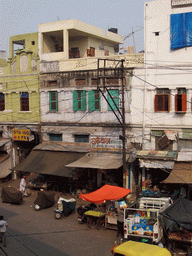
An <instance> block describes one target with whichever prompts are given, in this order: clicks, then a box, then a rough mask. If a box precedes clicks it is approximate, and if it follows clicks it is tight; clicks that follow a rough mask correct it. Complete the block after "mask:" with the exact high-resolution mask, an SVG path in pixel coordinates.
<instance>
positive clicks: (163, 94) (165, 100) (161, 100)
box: [155, 89, 170, 112]
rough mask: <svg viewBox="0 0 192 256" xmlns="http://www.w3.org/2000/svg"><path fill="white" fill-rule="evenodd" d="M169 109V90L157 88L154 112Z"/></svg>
mask: <svg viewBox="0 0 192 256" xmlns="http://www.w3.org/2000/svg"><path fill="white" fill-rule="evenodd" d="M164 111H167V112H169V111H170V90H169V89H157V91H156V95H155V112H164Z"/></svg>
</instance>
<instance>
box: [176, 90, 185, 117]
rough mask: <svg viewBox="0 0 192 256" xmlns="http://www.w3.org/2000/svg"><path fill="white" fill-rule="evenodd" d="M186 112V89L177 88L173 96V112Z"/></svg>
mask: <svg viewBox="0 0 192 256" xmlns="http://www.w3.org/2000/svg"><path fill="white" fill-rule="evenodd" d="M186 111H187V91H186V88H178V89H177V94H176V95H175V112H186Z"/></svg>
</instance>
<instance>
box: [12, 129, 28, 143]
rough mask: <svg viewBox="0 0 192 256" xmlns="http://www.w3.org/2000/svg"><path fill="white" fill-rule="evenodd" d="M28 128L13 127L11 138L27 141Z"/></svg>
mask: <svg viewBox="0 0 192 256" xmlns="http://www.w3.org/2000/svg"><path fill="white" fill-rule="evenodd" d="M29 136H30V130H29V129H13V140H18V141H29Z"/></svg>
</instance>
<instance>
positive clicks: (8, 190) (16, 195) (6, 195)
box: [1, 187, 23, 204]
mask: <svg viewBox="0 0 192 256" xmlns="http://www.w3.org/2000/svg"><path fill="white" fill-rule="evenodd" d="M1 198H2V203H9V204H22V203H23V195H22V192H21V191H18V190H17V189H16V188H13V187H2V193H1Z"/></svg>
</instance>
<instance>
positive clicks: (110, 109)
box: [107, 89, 119, 111]
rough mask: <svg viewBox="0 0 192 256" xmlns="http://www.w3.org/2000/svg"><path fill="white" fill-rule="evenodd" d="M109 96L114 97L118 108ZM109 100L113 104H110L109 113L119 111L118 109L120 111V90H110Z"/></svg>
mask: <svg viewBox="0 0 192 256" xmlns="http://www.w3.org/2000/svg"><path fill="white" fill-rule="evenodd" d="M109 94H110V95H111V96H112V97H113V100H114V101H115V103H116V105H117V107H116V106H115V104H114V102H113V100H112V99H111V97H110V95H109ZM117 94H118V97H117ZM107 100H108V102H109V103H110V104H111V106H110V105H109V104H108V111H118V109H119V90H117V89H111V90H109V93H108V95H107Z"/></svg>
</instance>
